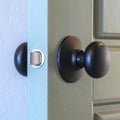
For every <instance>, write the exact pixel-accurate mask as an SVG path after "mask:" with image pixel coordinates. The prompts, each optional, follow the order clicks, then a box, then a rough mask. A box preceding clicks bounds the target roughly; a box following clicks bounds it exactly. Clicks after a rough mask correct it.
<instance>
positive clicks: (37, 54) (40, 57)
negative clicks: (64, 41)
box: [30, 49, 45, 68]
mask: <svg viewBox="0 0 120 120" xmlns="http://www.w3.org/2000/svg"><path fill="white" fill-rule="evenodd" d="M44 60H45V58H44V54H43V52H41V51H40V50H39V49H34V50H32V51H31V52H30V65H31V66H32V67H34V68H39V67H41V66H42V65H43V64H44Z"/></svg>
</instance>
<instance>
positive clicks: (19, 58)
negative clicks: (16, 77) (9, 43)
mask: <svg viewBox="0 0 120 120" xmlns="http://www.w3.org/2000/svg"><path fill="white" fill-rule="evenodd" d="M14 63H15V67H16V69H17V71H18V72H19V73H20V74H21V75H23V76H27V42H25V43H22V44H21V45H20V46H18V48H17V49H16V51H15V55H14Z"/></svg>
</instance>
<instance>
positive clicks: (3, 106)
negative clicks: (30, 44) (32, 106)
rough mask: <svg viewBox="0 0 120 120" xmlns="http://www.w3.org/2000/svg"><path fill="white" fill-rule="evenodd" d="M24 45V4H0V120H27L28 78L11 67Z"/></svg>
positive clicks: (13, 0)
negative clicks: (17, 49) (16, 53)
mask: <svg viewBox="0 0 120 120" xmlns="http://www.w3.org/2000/svg"><path fill="white" fill-rule="evenodd" d="M23 41H27V0H0V120H27V78H26V77H23V76H21V75H20V74H19V73H18V72H17V71H16V69H15V66H14V52H15V49H16V47H17V46H19V45H20V44H21V43H22V42H23Z"/></svg>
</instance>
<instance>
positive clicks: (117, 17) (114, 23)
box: [94, 0, 120, 39]
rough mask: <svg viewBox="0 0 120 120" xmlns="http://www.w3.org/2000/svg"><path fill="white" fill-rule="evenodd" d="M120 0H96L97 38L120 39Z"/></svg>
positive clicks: (95, 29)
mask: <svg viewBox="0 0 120 120" xmlns="http://www.w3.org/2000/svg"><path fill="white" fill-rule="evenodd" d="M119 11H120V0H94V35H95V37H96V38H109V39H112V38H115V39H119V38H120V14H119Z"/></svg>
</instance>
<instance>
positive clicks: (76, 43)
mask: <svg viewBox="0 0 120 120" xmlns="http://www.w3.org/2000/svg"><path fill="white" fill-rule="evenodd" d="M110 60H111V55H110V51H109V49H108V48H107V46H106V45H105V44H104V43H102V42H99V41H95V42H92V43H91V44H89V45H88V47H87V48H86V50H85V52H84V51H83V50H82V48H81V41H80V40H79V38H77V37H75V36H68V37H66V38H65V39H64V40H63V41H62V42H61V44H60V46H59V49H58V53H57V65H58V69H59V72H60V75H61V76H62V78H63V79H64V80H65V81H66V82H70V83H72V82H75V81H77V80H79V78H80V77H81V74H82V68H83V67H84V68H85V70H86V72H87V73H88V74H89V75H90V76H91V77H93V78H101V77H103V76H104V75H105V74H106V73H107V72H108V69H109V66H110Z"/></svg>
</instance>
